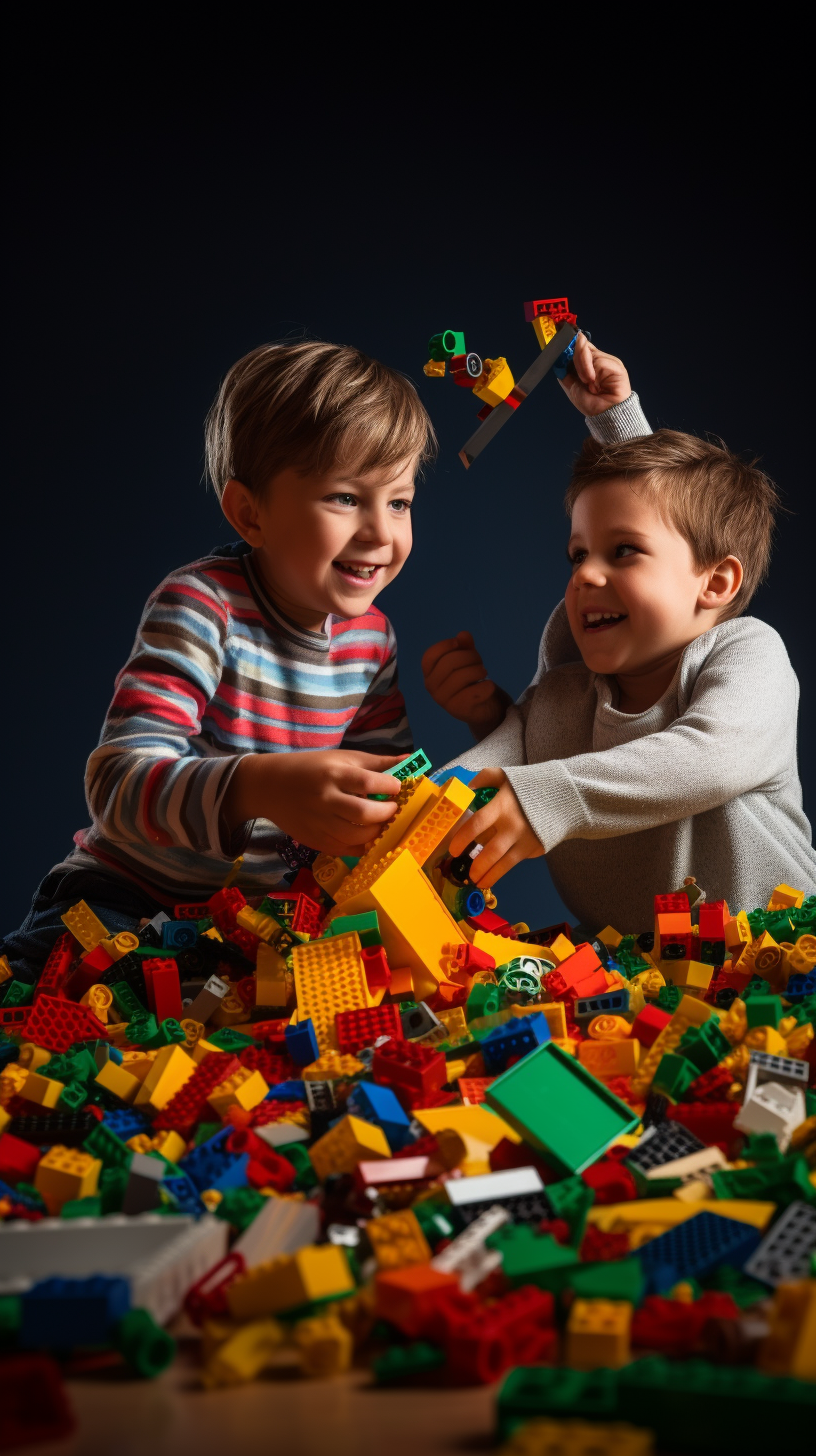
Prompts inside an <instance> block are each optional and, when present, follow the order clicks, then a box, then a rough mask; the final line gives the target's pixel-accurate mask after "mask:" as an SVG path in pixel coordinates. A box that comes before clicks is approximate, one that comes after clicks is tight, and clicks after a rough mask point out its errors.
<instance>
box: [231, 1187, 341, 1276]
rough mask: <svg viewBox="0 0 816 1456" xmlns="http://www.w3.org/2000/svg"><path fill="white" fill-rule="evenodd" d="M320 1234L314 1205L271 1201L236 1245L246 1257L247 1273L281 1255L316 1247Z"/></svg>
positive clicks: (237, 1250)
mask: <svg viewBox="0 0 816 1456" xmlns="http://www.w3.org/2000/svg"><path fill="white" fill-rule="evenodd" d="M319 1232H320V1214H319V1212H318V1210H317V1208H316V1206H315V1204H313V1203H295V1202H294V1200H293V1199H291V1198H269V1199H267V1202H266V1204H265V1206H264V1207H263V1208H262V1209H261V1211H260V1213H259V1214H257V1216H256V1217H255V1218H254V1219H253V1220H252V1223H251V1224H250V1225H249V1227H248V1228H246V1229H244V1232H243V1233H242V1234H241V1237H240V1238H239V1239H237V1240H236V1242H235V1244H234V1245H233V1252H234V1253H236V1254H243V1256H244V1263H245V1264H246V1266H247V1268H248V1269H254V1268H255V1266H256V1265H257V1264H263V1263H264V1261H265V1260H266V1259H274V1258H275V1257H276V1256H277V1255H278V1254H296V1253H297V1251H298V1249H303V1248H305V1247H306V1245H307V1244H313V1243H315V1241H316V1240H317V1237H318V1234H319Z"/></svg>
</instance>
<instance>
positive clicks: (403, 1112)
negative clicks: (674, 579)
mask: <svg viewBox="0 0 816 1456" xmlns="http://www.w3.org/2000/svg"><path fill="white" fill-rule="evenodd" d="M446 347H447V346H446ZM457 347H458V346H457ZM463 351H464V344H462V346H461V349H460V355H461V353H463ZM453 357H454V358H457V357H459V356H457V355H456V354H454V355H453ZM466 357H468V356H466ZM498 362H499V361H494V364H493V365H489V366H488V372H489V374H490V373H492V371H493V369H494V368H495V365H496V363H498ZM426 769H430V765H429V764H428V761H427V759H426V758H425V757H424V755H421V754H420V755H414V757H413V758H412V759H410V760H406V762H405V764H404V765H400V766H398V768H397V769H396V770H394V772H395V773H396V775H397V777H399V778H401V779H402V783H401V788H400V792H399V797H398V799H397V813H396V815H395V817H394V818H393V819H392V820H390V821H389V822H388V824H387V825H386V827H385V829H384V830H383V832H382V833H381V834H380V835H379V837H378V838H377V839H375V840H374V841H373V842H372V843H371V844H370V845H369V846H368V847H367V848H366V849H365V851H364V853H363V854H362V856H361V857H360V858H359V859H357V860H354V859H334V858H331V857H329V856H327V855H325V854H321V855H318V856H317V857H315V856H313V855H312V854H311V852H303V853H301V856H300V858H301V865H300V867H299V868H297V869H293V870H292V872H291V875H290V881H291V883H290V885H289V889H288V891H286V892H285V893H282V892H280V891H277V892H271V893H269V894H268V895H267V896H265V897H264V898H263V899H261V900H259V901H255V900H253V901H252V902H247V900H246V899H245V897H244V895H243V894H242V892H241V891H240V889H238V888H235V887H234V886H232V885H231V884H229V883H228V884H227V886H226V887H225V888H223V889H221V890H219V891H218V892H217V893H216V894H214V895H212V896H211V898H210V899H209V900H207V901H206V903H201V904H190V905H179V906H177V907H176V909H175V915H174V917H172V918H171V917H168V916H166V915H159V916H157V917H156V918H155V919H154V920H153V921H151V922H150V923H149V924H147V925H145V926H144V927H143V928H142V929H141V930H139V931H138V933H136V932H134V933H121V934H118V935H113V936H111V935H109V934H108V930H107V928H106V927H105V926H104V925H103V924H102V923H101V922H100V921H99V920H98V919H97V917H96V916H95V915H94V913H93V912H92V911H91V910H90V909H89V907H88V906H87V905H85V904H84V903H82V902H80V903H79V904H78V905H76V906H75V907H74V908H73V909H72V910H71V911H70V912H69V913H67V914H66V915H65V916H64V917H63V919H64V922H65V933H64V935H62V936H61V938H60V940H59V941H58V943H57V944H56V946H55V947H54V950H53V952H52V954H51V956H50V957H49V960H48V962H47V964H46V966H45V969H44V971H43V973H42V975H41V977H40V979H39V981H37V982H36V984H34V983H32V982H31V981H28V980H25V979H21V978H20V977H19V975H17V974H15V973H14V972H13V971H12V970H11V968H10V967H9V965H8V963H6V964H4V965H2V968H1V969H0V977H2V987H1V988H0V989H1V990H2V1006H1V1007H0V1026H1V1027H2V1037H0V1066H2V1072H1V1073H0V1104H2V1106H1V1107H0V1129H2V1131H1V1132H0V1180H2V1181H0V1213H2V1216H3V1219H4V1222H3V1224H2V1227H0V1321H1V1322H2V1331H3V1340H4V1346H5V1351H4V1358H3V1360H2V1362H0V1410H2V1412H3V1416H4V1421H5V1426H6V1429H7V1430H10V1432H11V1435H10V1438H9V1444H15V1443H16V1442H18V1441H20V1442H22V1441H24V1440H34V1439H47V1438H50V1437H53V1436H55V1435H59V1434H61V1433H65V1432H67V1431H68V1430H70V1429H71V1424H72V1416H71V1412H70V1408H69V1406H68V1404H67V1397H66V1393H65V1390H64V1388H63V1385H62V1372H63V1370H64V1369H67V1370H68V1371H69V1372H70V1371H71V1370H72V1369H76V1368H82V1360H83V1358H92V1359H93V1360H95V1361H97V1362H99V1361H100V1360H102V1361H103V1362H104V1361H105V1360H107V1361H108V1363H110V1364H113V1365H115V1364H116V1363H121V1364H122V1365H123V1367H124V1366H126V1367H129V1368H130V1369H131V1370H134V1371H136V1372H138V1373H139V1374H141V1375H142V1376H146V1377H150V1376H153V1375H156V1374H157V1373H159V1372H160V1371H161V1370H162V1369H164V1368H165V1367H166V1366H167V1364H168V1363H169V1362H170V1361H171V1360H172V1358H173V1353H174V1348H175V1346H174V1340H173V1338H172V1336H171V1335H170V1334H169V1333H168V1332H167V1331H166V1330H165V1329H164V1328H163V1326H164V1325H165V1324H166V1323H167V1322H168V1321H170V1320H172V1319H173V1318H174V1317H176V1316H177V1315H178V1314H179V1312H180V1311H181V1310H182V1309H183V1310H184V1311H185V1312H186V1315H187V1317H188V1319H189V1321H192V1325H193V1326H194V1327H196V1328H197V1329H198V1330H199V1331H200V1333H201V1343H200V1349H201V1379H202V1381H203V1383H204V1385H205V1386H207V1387H209V1388H211V1389H214V1388H218V1387H229V1386H236V1385H240V1384H242V1383H243V1382H246V1381H251V1380H253V1379H255V1378H256V1377H257V1376H259V1375H260V1374H261V1373H262V1372H265V1373H269V1372H271V1373H272V1374H274V1372H275V1370H276V1368H278V1367H281V1366H288V1367H290V1368H291V1366H292V1364H293V1363H297V1365H299V1368H300V1370H301V1372H302V1374H303V1375H304V1376H312V1377H322V1376H331V1375H334V1374H336V1373H338V1372H342V1371H344V1370H347V1369H348V1368H349V1367H350V1366H351V1364H352V1362H353V1361H356V1362H358V1363H359V1362H361V1361H362V1362H367V1363H368V1364H369V1365H370V1368H371V1374H372V1379H373V1380H374V1381H376V1382H380V1383H382V1384H394V1385H398V1384H400V1383H406V1382H411V1383H413V1384H427V1383H428V1382H433V1383H438V1382H442V1383H448V1384H451V1383H452V1384H457V1383H464V1384H467V1383H473V1382H488V1381H494V1380H497V1379H498V1378H499V1377H501V1376H504V1381H503V1384H502V1386H501V1388H500V1390H499V1393H498V1397H497V1403H498V1429H499V1434H500V1436H501V1437H502V1438H504V1439H505V1440H506V1442H507V1444H506V1446H505V1447H504V1448H503V1449H504V1450H505V1451H506V1452H509V1453H516V1456H536V1453H545V1452H547V1453H551V1452H554V1451H558V1452H562V1451H563V1452H564V1453H572V1452H575V1453H579V1452H584V1451H586V1450H590V1449H591V1450H592V1451H600V1450H603V1451H608V1452H612V1453H616V1452H617V1453H620V1456H633V1453H634V1456H648V1453H649V1452H650V1451H651V1450H652V1449H653V1446H654V1445H655V1444H656V1446H657V1447H658V1448H659V1449H660V1450H665V1451H674V1450H676V1451H681V1452H698V1451H699V1452H709V1451H710V1452H712V1453H714V1452H717V1453H719V1452H721V1451H722V1450H723V1449H724V1448H730V1447H732V1446H733V1447H734V1448H735V1449H738V1450H739V1451H740V1452H741V1453H742V1456H751V1453H754V1452H756V1453H759V1452H761V1451H765V1450H767V1449H769V1448H770V1447H771V1444H772V1443H773V1442H774V1441H775V1440H777V1439H778V1436H779V1432H780V1431H784V1434H785V1439H786V1442H788V1443H789V1444H790V1445H791V1447H795V1446H796V1443H797V1442H799V1443H804V1441H805V1440H806V1433H807V1431H808V1429H809V1430H810V1431H811V1436H812V1433H813V1430H814V1429H816V1279H814V1273H815V1272H816V1271H815V1270H814V1247H815V1246H816V1171H814V1169H816V1090H815V1089H814V1084H816V1040H814V1025H815V1024H816V896H811V897H810V898H809V899H805V897H804V895H803V894H802V893H800V892H798V891H797V890H796V889H794V888H791V887H789V886H787V885H778V886H777V887H776V888H775V889H774V890H773V893H772V894H771V897H770V899H769V901H768V905H767V908H766V909H764V910H762V909H757V910H750V911H748V912H747V913H746V911H745V910H740V911H739V912H738V913H737V912H734V911H733V910H731V909H729V907H728V906H727V905H726V904H725V903H724V902H723V901H715V902H714V903H710V902H708V901H707V900H706V898H705V896H704V894H703V893H702V891H700V890H699V888H698V887H697V886H696V885H695V884H694V882H693V881H688V882H687V883H686V885H685V886H684V887H683V888H682V889H680V890H679V891H677V892H676V893H673V894H666V895H659V896H658V897H657V899H656V904H655V920H654V926H653V927H650V928H649V929H648V930H645V929H644V927H642V926H637V927H624V929H626V930H628V931H633V932H635V933H628V934H623V933H621V932H620V931H619V930H617V929H615V928H613V927H612V926H606V927H605V928H604V929H603V930H602V931H601V932H600V933H599V935H598V936H597V938H596V939H595V940H594V941H593V942H592V943H583V944H577V945H576V944H575V943H574V941H573V938H572V934H573V933H572V931H571V929H570V927H569V926H568V925H551V926H547V927H545V928H541V929H530V928H529V927H528V926H527V925H526V924H523V923H522V924H516V925H510V924H508V923H507V921H506V920H504V919H502V917H501V916H500V915H499V914H498V913H497V909H496V901H495V898H494V897H493V896H492V895H491V894H490V893H488V895H487V897H485V895H484V894H482V892H481V891H480V890H478V889H477V888H476V887H475V886H474V885H473V884H472V882H471V881H470V879H469V874H468V871H469V868H470V863H471V857H470V854H465V855H463V856H461V857H460V858H458V859H456V860H453V859H452V858H451V856H450V854H449V853H448V850H447V845H448V843H449V841H450V839H451V836H452V834H453V831H454V829H455V828H456V826H457V824H459V823H460V821H461V819H462V816H463V815H465V814H467V813H468V812H469V811H470V809H471V806H472V805H473V803H474V802H477V801H478V797H477V796H476V795H474V792H473V790H472V789H471V788H470V787H469V781H470V779H471V778H472V777H473V775H471V774H470V773H468V772H467V771H465V770H463V769H454V770H452V771H450V772H448V773H440V774H436V775H433V774H430V773H428V772H425V771H424V770H426ZM474 852H475V851H474ZM100 1347H101V1353H100ZM90 1349H92V1350H93V1354H92V1357H91V1356H89V1355H88V1351H89V1350H90ZM106 1351H107V1353H106ZM77 1362H79V1366H77ZM94 1368H95V1367H94Z"/></svg>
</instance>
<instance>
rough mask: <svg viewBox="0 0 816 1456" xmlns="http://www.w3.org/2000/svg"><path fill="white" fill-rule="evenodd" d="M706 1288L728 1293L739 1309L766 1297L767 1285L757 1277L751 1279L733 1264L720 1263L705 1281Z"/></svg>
mask: <svg viewBox="0 0 816 1456" xmlns="http://www.w3.org/2000/svg"><path fill="white" fill-rule="evenodd" d="M705 1287H706V1289H716V1290H718V1291H720V1292H721V1293H723V1294H730V1295H731V1298H732V1299H733V1301H734V1303H735V1304H738V1305H739V1307H740V1309H749V1308H750V1306H751V1305H752V1304H759V1302H760V1300H763V1299H767V1298H768V1286H767V1284H762V1283H761V1282H760V1281H759V1280H758V1279H752V1278H751V1277H750V1275H748V1274H744V1273H743V1271H742V1269H735V1268H734V1265H733V1264H721V1265H720V1267H719V1269H715V1270H714V1273H713V1274H711V1276H710V1277H709V1278H708V1279H706V1281H705Z"/></svg>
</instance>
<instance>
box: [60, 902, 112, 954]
mask: <svg viewBox="0 0 816 1456" xmlns="http://www.w3.org/2000/svg"><path fill="white" fill-rule="evenodd" d="M60 920H61V921H62V923H63V925H64V926H65V928H66V930H70V932H71V934H72V935H73V937H74V939H75V940H78V941H79V943H80V945H81V946H82V949H83V950H94V949H95V947H96V946H98V945H99V942H100V940H107V938H108V932H107V929H106V927H105V926H104V925H103V924H102V921H101V920H100V919H99V918H98V916H96V915H94V913H93V910H92V909H91V908H90V906H89V905H86V904H85V901H84V900H79V901H78V903H77V904H76V905H72V906H71V909H70V910H66V912H65V914H64V915H61V916H60Z"/></svg>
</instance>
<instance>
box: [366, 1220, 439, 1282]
mask: <svg viewBox="0 0 816 1456" xmlns="http://www.w3.org/2000/svg"><path fill="white" fill-rule="evenodd" d="M366 1235H367V1237H368V1239H369V1242H370V1244H371V1247H372V1249H373V1251H374V1258H375V1259H376V1260H377V1267H378V1268H379V1269H403V1268H404V1267H405V1265H406V1264H427V1263H428V1261H429V1259H430V1257H431V1250H430V1248H429V1247H428V1240H427V1239H426V1237H425V1235H424V1233H423V1232H422V1228H421V1226H420V1223H419V1220H418V1218H417V1216H416V1214H415V1213H414V1211H413V1209H411V1208H403V1209H401V1210H400V1211H399V1212H398V1213H386V1214H384V1215H383V1217H382V1218H372V1219H369V1221H368V1223H367V1224H366Z"/></svg>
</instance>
